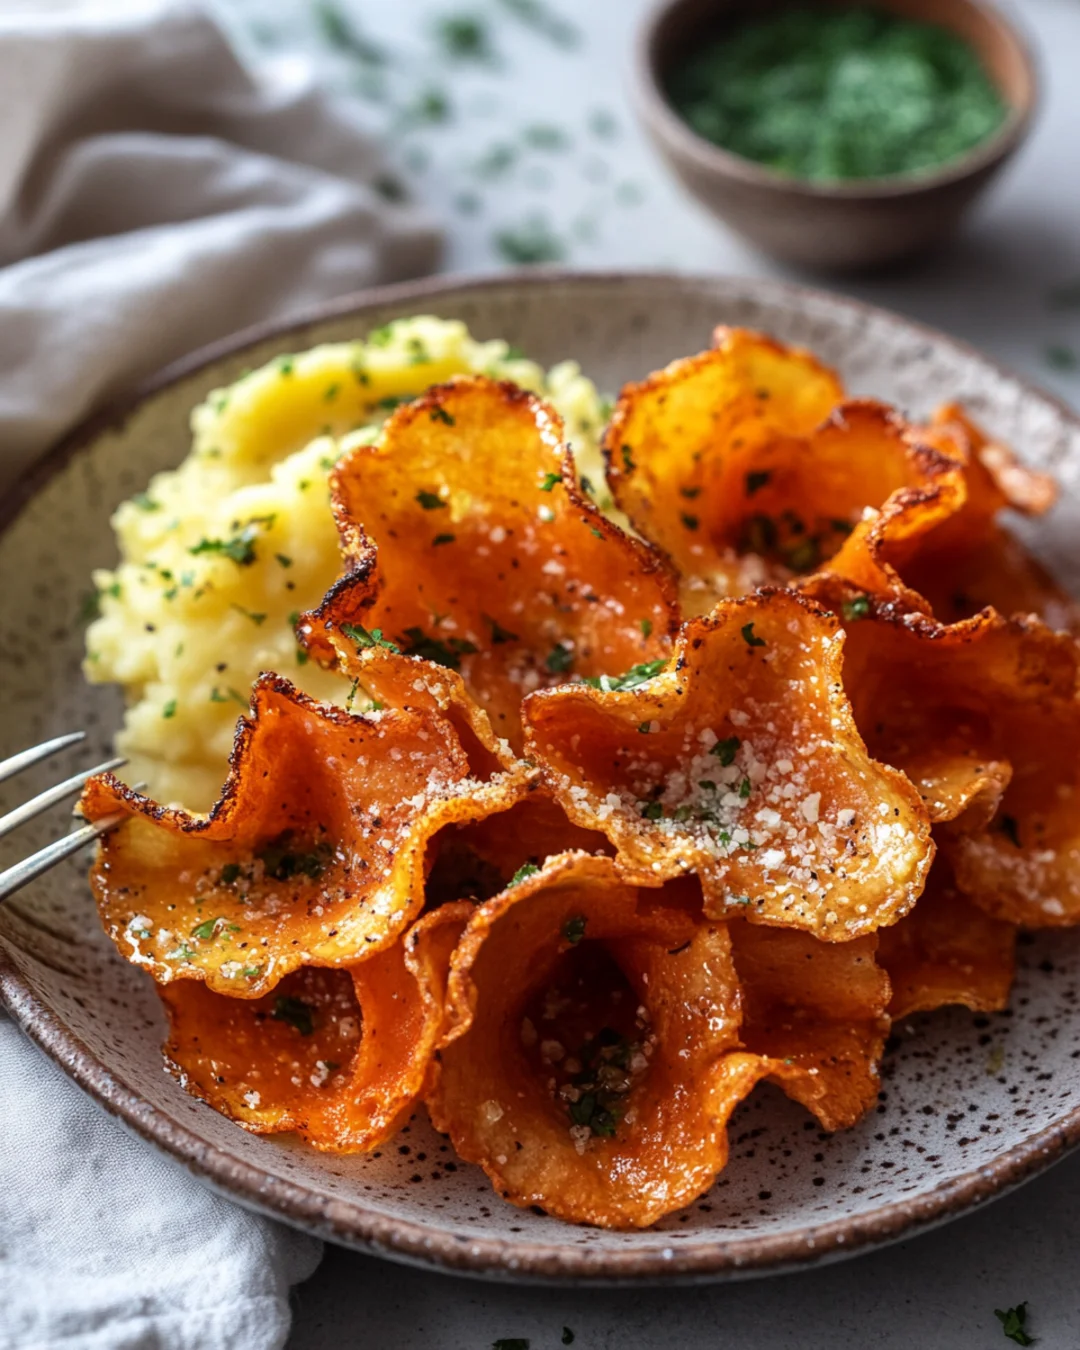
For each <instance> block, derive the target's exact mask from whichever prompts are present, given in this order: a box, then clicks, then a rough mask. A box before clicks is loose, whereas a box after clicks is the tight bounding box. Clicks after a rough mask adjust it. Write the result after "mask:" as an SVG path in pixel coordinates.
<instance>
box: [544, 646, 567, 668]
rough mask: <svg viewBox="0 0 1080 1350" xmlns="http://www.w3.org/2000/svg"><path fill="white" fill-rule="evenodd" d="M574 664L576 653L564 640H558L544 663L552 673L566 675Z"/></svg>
mask: <svg viewBox="0 0 1080 1350" xmlns="http://www.w3.org/2000/svg"><path fill="white" fill-rule="evenodd" d="M573 664H574V653H573V652H572V651H571V650H570V648H569V647H567V646H566V644H565V643H563V642H558V643H556V644H555V646H554V647H552V649H551V651H549V652H548V654H547V659H546V660H545V662H544V665H545V666H547V668H548V670H550V671H551V673H552V675H565V674H566V672H567V671H568V670H569V669H570V667H571V666H572V665H573Z"/></svg>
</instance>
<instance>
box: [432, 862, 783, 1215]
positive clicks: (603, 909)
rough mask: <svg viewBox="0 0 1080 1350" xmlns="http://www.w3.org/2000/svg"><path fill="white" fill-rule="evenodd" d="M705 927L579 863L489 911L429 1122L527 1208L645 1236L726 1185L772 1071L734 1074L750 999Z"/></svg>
mask: <svg viewBox="0 0 1080 1350" xmlns="http://www.w3.org/2000/svg"><path fill="white" fill-rule="evenodd" d="M681 889H682V888H681V884H679V885H678V886H677V891H681ZM665 901H668V903H665ZM695 909H696V906H693V905H691V904H687V903H685V901H684V899H683V897H682V896H681V895H680V894H673V893H672V892H671V891H670V889H669V890H665V891H659V890H653V891H639V890H637V889H636V888H634V887H632V886H628V885H626V884H624V883H623V882H621V881H620V879H619V877H618V874H617V870H616V868H615V865H614V863H612V862H611V861H610V860H609V859H606V858H589V857H584V856H582V855H580V854H567V855H564V856H562V857H560V858H557V859H554V860H552V861H551V862H549V863H548V864H547V866H546V867H545V868H544V869H543V871H542V872H540V873H539V874H537V875H536V876H532V877H530V878H528V879H527V880H525V881H522V882H520V883H519V884H518V885H517V886H514V887H511V888H510V889H509V890H506V891H504V892H502V894H500V895H499V896H497V897H496V898H495V899H493V900H490V901H489V902H488V903H487V904H485V905H483V906H482V907H481V908H480V909H478V910H477V911H476V913H475V915H474V917H473V919H472V920H471V922H470V924H469V926H468V928H467V929H466V932H465V936H464V938H463V940H462V942H461V944H460V946H459V947H458V950H457V951H456V953H455V954H454V960H453V969H452V972H451V976H450V983H449V997H450V1003H451V1018H452V1021H451V1029H450V1031H449V1033H448V1039H447V1043H446V1044H445V1045H444V1046H443V1049H442V1051H441V1054H440V1065H439V1067H438V1069H437V1071H436V1075H435V1079H434V1088H433V1091H432V1093H431V1095H430V1097H429V1101H428V1105H429V1109H430V1111H431V1115H432V1119H433V1120H434V1122H435V1125H436V1128H438V1129H440V1130H444V1131H446V1132H448V1133H449V1134H450V1136H451V1138H452V1139H453V1141H454V1145H455V1147H456V1149H457V1151H458V1152H459V1153H460V1154H461V1156H462V1157H463V1158H465V1159H467V1160H468V1161H470V1162H476V1163H479V1164H480V1165H481V1166H482V1167H483V1168H484V1170H485V1171H486V1172H487V1174H488V1176H489V1177H491V1179H492V1181H493V1183H494V1185H495V1187H496V1188H497V1190H498V1191H499V1193H500V1194H501V1195H503V1196H504V1197H505V1198H506V1199H508V1200H510V1201H511V1202H512V1203H513V1204H516V1205H522V1206H525V1205H539V1206H541V1207H542V1208H544V1209H545V1210H547V1211H548V1212H549V1213H551V1214H555V1215H557V1216H559V1217H560V1218H564V1219H570V1220H573V1221H575V1222H582V1223H593V1224H599V1225H601V1226H603V1227H615V1228H624V1227H644V1226H646V1225H648V1224H650V1223H653V1222H655V1220H656V1219H658V1218H660V1217H661V1216H662V1215H664V1214H666V1213H668V1212H669V1211H670V1210H673V1209H677V1208H679V1206H681V1205H684V1204H686V1203H688V1202H689V1201H690V1200H692V1199H693V1198H694V1197H695V1196H697V1195H699V1194H701V1192H702V1191H704V1190H707V1189H708V1187H709V1186H710V1185H711V1184H712V1181H713V1179H714V1177H715V1176H716V1174H717V1172H719V1170H720V1169H721V1168H722V1167H723V1165H724V1162H725V1161H726V1158H727V1138H726V1132H725V1124H726V1121H727V1118H728V1116H729V1115H730V1113H731V1111H732V1109H733V1108H734V1106H735V1105H736V1103H737V1102H738V1101H739V1100H740V1099H741V1098H742V1097H743V1096H745V1095H746V1093H747V1092H748V1091H749V1090H750V1088H751V1087H752V1086H753V1084H754V1083H755V1082H757V1081H758V1079H759V1078H760V1077H762V1076H764V1074H765V1073H767V1072H768V1069H767V1067H765V1066H762V1065H761V1064H760V1063H758V1062H757V1061H756V1059H753V1060H752V1057H749V1056H748V1057H746V1058H747V1060H748V1062H747V1063H746V1064H743V1063H741V1061H740V1062H739V1063H738V1064H737V1065H733V1066H731V1067H730V1068H726V1067H724V1065H723V1058H722V1057H723V1055H724V1054H725V1052H730V1051H733V1050H735V1049H736V1048H737V1047H738V1039H739V1038H738V1023H739V995H738V982H737V979H736V976H735V970H734V967H733V965H732V962H731V952H730V942H729V940H728V935H727V931H726V928H725V926H724V925H723V924H710V923H707V922H703V921H702V920H700V919H699V918H697V917H696V916H695ZM751 1060H752V1062H749V1061H751Z"/></svg>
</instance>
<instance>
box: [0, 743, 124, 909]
mask: <svg viewBox="0 0 1080 1350" xmlns="http://www.w3.org/2000/svg"><path fill="white" fill-rule="evenodd" d="M85 737H86V732H85V731H73V732H72V733H71V734H70V735H68V736H57V737H55V739H53V740H51V741H44V742H43V743H42V744H41V745H33V746H31V747H30V749H28V750H20V752H19V753H18V754H17V755H12V756H11V758H10V759H5V760H3V761H0V783H2V782H4V781H5V780H6V779H8V778H14V776H15V775H16V774H18V773H22V771H23V770H24V769H29V768H30V766H31V765H32V764H38V763H40V761H41V760H43V759H48V757H49V756H50V755H55V754H57V753H58V752H59V751H61V750H65V749H67V747H68V746H69V745H77V744H78V743H79V741H81V740H84V739H85ZM126 763H127V760H125V759H109V760H106V761H105V763H104V764H98V765H96V766H95V767H94V768H93V769H85V770H84V771H83V772H82V773H77V774H75V775H74V777H72V778H66V779H65V780H64V781H63V782H62V783H57V785H56V786H55V787H51V788H46V789H45V791H44V792H39V793H38V795H37V796H36V797H31V799H30V800H29V801H28V802H24V803H23V805H22V806H16V807H15V809H14V810H13V811H9V812H8V813H7V815H6V816H2V817H0V839H3V837H4V836H5V835H7V834H10V833H11V831H12V830H17V829H18V828H19V826H20V825H25V824H26V822H27V821H28V820H33V819H34V818H35V817H36V816H40V815H41V813H42V812H43V811H47V810H48V809H49V808H50V807H51V806H56V805H57V803H58V802H62V801H63V800H64V798H65V797H72V796H74V795H75V793H76V792H78V791H80V789H81V788H82V786H83V784H84V783H85V782H86V780H87V779H88V778H93V776H94V774H96V773H105V772H106V771H107V770H109V769H118V768H119V767H120V766H121V765H122V764H126ZM121 820H123V816H121V815H114V816H106V817H105V818H104V819H103V820H98V821H95V822H94V824H92V825H84V826H82V828H81V829H78V830H73V831H72V832H71V834H68V835H65V836H64V837H63V838H62V839H57V840H55V841H54V842H53V843H51V844H46V845H45V847H44V848H42V849H38V851H37V852H36V853H32V854H31V855H30V857H29V858H26V859H24V860H23V861H22V862H18V863H15V865H14V866H13V867H9V868H8V869H7V871H5V872H0V900H6V899H7V897H8V896H9V895H14V893H15V892H16V891H17V890H20V889H21V888H22V887H23V886H25V885H26V884H27V882H30V881H33V880H34V878H35V877H39V876H41V874H42V873H43V872H47V871H48V870H49V869H50V868H51V867H55V866H56V864H57V863H59V862H63V860H64V859H65V858H70V857H71V855H72V854H73V853H77V852H78V851H79V849H81V848H84V847H85V846H86V845H87V844H89V843H91V842H92V841H93V840H94V839H97V838H98V836H99V835H102V834H105V833H107V832H108V831H109V830H111V829H112V828H113V827H114V826H115V825H119V824H120V822H121Z"/></svg>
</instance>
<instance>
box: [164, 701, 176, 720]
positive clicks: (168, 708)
mask: <svg viewBox="0 0 1080 1350" xmlns="http://www.w3.org/2000/svg"><path fill="white" fill-rule="evenodd" d="M161 715H162V717H164V718H165V719H166V721H167V720H168V719H169V718H170V717H175V716H176V699H174V698H171V699H169V701H168V703H166V704H165V706H164V707H163V708H162V710H161Z"/></svg>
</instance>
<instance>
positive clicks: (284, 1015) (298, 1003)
mask: <svg viewBox="0 0 1080 1350" xmlns="http://www.w3.org/2000/svg"><path fill="white" fill-rule="evenodd" d="M314 1011H315V1009H314V1008H313V1007H312V1006H311V1004H310V1003H305V1002H304V1000H303V999H302V998H293V997H291V995H288V994H279V995H278V997H277V998H276V999H274V1011H273V1012H272V1013H271V1014H270V1016H271V1017H272V1018H273V1019H274V1021H275V1022H288V1024H289V1026H291V1027H295V1028H296V1030H297V1031H298V1032H299V1033H300V1035H301V1036H310V1035H311V1034H312V1033H313V1032H314V1030H315V1021H314V1018H313V1016H312V1014H313V1013H314Z"/></svg>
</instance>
